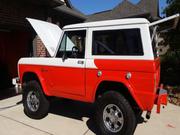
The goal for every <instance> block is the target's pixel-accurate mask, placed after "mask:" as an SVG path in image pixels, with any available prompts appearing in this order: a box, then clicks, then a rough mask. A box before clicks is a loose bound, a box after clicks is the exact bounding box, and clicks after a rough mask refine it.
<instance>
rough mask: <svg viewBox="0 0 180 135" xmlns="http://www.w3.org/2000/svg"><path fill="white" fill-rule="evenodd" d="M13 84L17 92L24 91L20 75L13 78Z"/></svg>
mask: <svg viewBox="0 0 180 135" xmlns="http://www.w3.org/2000/svg"><path fill="white" fill-rule="evenodd" d="M12 84H13V85H14V86H15V90H16V94H19V93H22V85H21V83H20V79H19V77H16V78H13V79H12Z"/></svg>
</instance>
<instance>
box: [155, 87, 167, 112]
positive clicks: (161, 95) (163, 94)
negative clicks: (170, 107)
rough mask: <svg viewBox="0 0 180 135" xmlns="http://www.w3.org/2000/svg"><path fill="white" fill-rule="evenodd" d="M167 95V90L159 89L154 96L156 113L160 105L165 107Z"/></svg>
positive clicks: (159, 109)
mask: <svg viewBox="0 0 180 135" xmlns="http://www.w3.org/2000/svg"><path fill="white" fill-rule="evenodd" d="M167 101H168V95H167V90H165V89H162V88H160V89H159V90H158V93H157V94H156V100H155V104H156V105H157V110H156V112H157V113H160V111H161V105H167Z"/></svg>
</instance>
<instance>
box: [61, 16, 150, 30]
mask: <svg viewBox="0 0 180 135" xmlns="http://www.w3.org/2000/svg"><path fill="white" fill-rule="evenodd" d="M149 23H150V22H149V21H148V20H147V19H144V18H131V19H117V20H107V21H96V22H87V23H79V24H73V25H67V26H64V28H63V29H75V28H89V27H103V26H114V25H133V24H149Z"/></svg>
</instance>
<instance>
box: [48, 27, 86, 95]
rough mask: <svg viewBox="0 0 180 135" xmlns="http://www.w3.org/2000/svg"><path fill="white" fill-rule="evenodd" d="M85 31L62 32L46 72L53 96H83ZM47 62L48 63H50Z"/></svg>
mask: <svg viewBox="0 0 180 135" xmlns="http://www.w3.org/2000/svg"><path fill="white" fill-rule="evenodd" d="M85 41H86V30H80V31H66V32H64V35H63V38H62V41H61V44H60V47H59V49H58V51H57V56H56V58H52V59H51V60H50V61H52V62H51V63H54V65H53V66H51V67H50V69H49V70H48V74H49V75H48V79H50V80H48V81H49V82H50V83H49V84H50V85H51V86H50V87H51V89H52V90H53V94H54V95H55V96H58V95H59V96H61V94H63V93H65V94H73V95H80V96H82V95H85ZM50 61H49V62H50Z"/></svg>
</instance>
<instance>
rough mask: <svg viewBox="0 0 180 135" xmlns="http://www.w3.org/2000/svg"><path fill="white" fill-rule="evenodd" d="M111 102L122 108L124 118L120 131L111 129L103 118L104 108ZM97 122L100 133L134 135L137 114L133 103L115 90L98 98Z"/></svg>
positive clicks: (101, 134) (105, 134) (104, 134)
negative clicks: (132, 105)
mask: <svg viewBox="0 0 180 135" xmlns="http://www.w3.org/2000/svg"><path fill="white" fill-rule="evenodd" d="M110 104H114V105H116V106H117V107H118V108H119V109H120V110H121V112H122V115H123V118H124V123H123V124H122V125H123V126H122V127H121V129H120V131H118V132H112V131H110V130H109V129H108V128H107V126H106V125H105V122H104V120H103V112H104V109H105V108H106V107H107V106H108V105H110ZM95 122H96V124H97V130H98V134H100V135H133V133H134V131H135V128H136V125H137V122H136V116H135V113H134V111H133V109H132V107H131V105H130V104H129V102H128V101H127V100H126V98H124V96H122V95H121V94H120V93H118V92H115V91H109V92H106V93H104V94H103V95H102V96H101V97H100V98H98V99H97V101H96V113H95Z"/></svg>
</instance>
